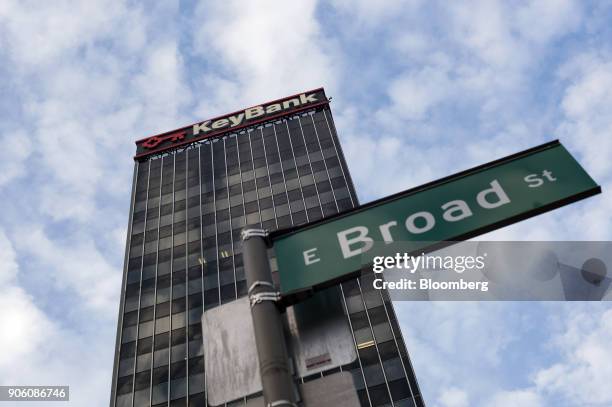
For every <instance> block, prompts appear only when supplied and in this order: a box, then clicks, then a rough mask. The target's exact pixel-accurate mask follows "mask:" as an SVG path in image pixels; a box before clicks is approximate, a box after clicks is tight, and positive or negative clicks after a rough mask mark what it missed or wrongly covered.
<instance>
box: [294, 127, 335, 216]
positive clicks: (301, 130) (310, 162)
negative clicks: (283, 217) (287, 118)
mask: <svg viewBox="0 0 612 407" xmlns="http://www.w3.org/2000/svg"><path fill="white" fill-rule="evenodd" d="M297 119H298V124H299V125H300V133H301V134H302V140H304V149H305V150H306V158H307V159H308V166H309V167H310V173H311V174H312V180H313V183H314V187H315V191H316V193H317V200H318V201H319V206H320V207H321V216H325V215H324V213H323V204H322V203H321V195H319V187H318V186H317V180H316V179H315V177H314V169H313V168H312V161H311V160H310V153H309V152H308V146H307V143H306V137H305V136H304V129H303V128H302V117H301V116H298V117H297ZM324 160H325V159H324ZM296 165H297V162H296ZM327 175H328V176H329V173H328V174H327ZM330 182H331V181H330ZM332 190H333V188H332ZM304 204H305V202H304Z"/></svg>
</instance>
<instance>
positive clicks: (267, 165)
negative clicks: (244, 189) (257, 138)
mask: <svg viewBox="0 0 612 407" xmlns="http://www.w3.org/2000/svg"><path fill="white" fill-rule="evenodd" d="M259 132H260V133H261V145H262V147H263V151H264V160H265V161H266V172H267V173H268V185H270V198H271V199H272V211H273V212H274V225H275V226H276V228H278V219H277V216H276V204H275V203H274V190H273V189H272V178H270V165H269V163H268V152H267V151H266V140H265V137H264V132H263V127H260V128H259ZM279 161H280V157H279Z"/></svg>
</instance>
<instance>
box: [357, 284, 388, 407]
mask: <svg viewBox="0 0 612 407" xmlns="http://www.w3.org/2000/svg"><path fill="white" fill-rule="evenodd" d="M355 280H356V281H357V287H359V298H361V302H362V303H363V311H364V312H365V315H366V319H367V320H368V326H369V327H370V332H371V333H372V339H373V340H374V347H375V348H376V356H377V357H378V363H379V364H380V369H381V370H382V374H383V378H384V379H385V386H386V387H387V392H388V393H389V400H390V401H391V406H395V403H394V402H393V397H392V396H391V389H390V388H389V381H388V380H387V373H385V367H384V365H383V363H382V359H381V357H380V351H379V350H378V341H377V340H376V335H375V334H374V327H372V321H371V320H370V313H369V311H368V305H367V304H366V302H365V299H364V297H363V290H362V289H361V282H360V281H359V279H358V278H357V279H355ZM365 384H366V387H368V383H367V381H366V382H365Z"/></svg>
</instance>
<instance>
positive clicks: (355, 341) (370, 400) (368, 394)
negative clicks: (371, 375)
mask: <svg viewBox="0 0 612 407" xmlns="http://www.w3.org/2000/svg"><path fill="white" fill-rule="evenodd" d="M338 287H340V297H341V298H342V305H343V306H344V311H345V312H346V316H347V320H348V324H349V329H350V330H351V337H352V338H353V345H354V346H355V353H356V354H357V362H358V363H359V371H360V372H361V377H362V378H363V383H364V387H365V391H366V396H367V397H368V402H369V403H370V406H371V405H372V399H370V390H369V389H368V385H367V382H366V379H365V372H364V370H363V364H362V363H361V356H360V355H359V349H358V348H357V340H356V339H355V331H354V329H353V322H352V321H351V318H350V315H351V314H350V311H349V309H348V305H347V304H346V295H345V294H344V287H342V284H338Z"/></svg>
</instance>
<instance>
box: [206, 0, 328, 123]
mask: <svg viewBox="0 0 612 407" xmlns="http://www.w3.org/2000/svg"><path fill="white" fill-rule="evenodd" d="M316 5H317V3H316V2H315V1H311V0H309V1H300V2H268V1H252V2H246V3H245V2H242V1H236V0H232V1H224V2H201V3H199V4H198V8H197V10H196V12H195V15H194V28H195V32H194V38H195V49H196V50H197V51H196V53H197V54H198V55H199V56H201V57H206V58H207V59H208V60H209V61H211V65H212V66H213V68H217V69H216V70H217V71H218V72H216V73H214V70H213V72H211V73H208V74H206V76H207V77H205V78H202V82H203V83H204V84H205V85H206V87H207V89H206V91H207V92H206V94H205V97H202V105H201V106H200V107H199V108H198V109H197V111H198V113H200V114H203V115H204V117H210V116H211V115H213V114H214V113H223V112H225V111H228V110H231V109H233V108H234V107H235V108H236V109H237V108H240V107H242V106H244V105H249V104H255V103H260V102H262V101H265V100H266V99H271V98H274V99H275V98H278V97H282V96H285V95H288V94H292V93H296V92H299V91H303V90H308V89H313V88H317V87H319V86H325V87H327V88H328V90H329V88H333V87H334V86H335V77H336V75H337V68H338V66H337V65H336V62H339V61H334V59H333V57H332V56H331V52H330V51H331V50H332V49H333V47H334V44H333V41H330V39H328V38H327V39H326V38H324V37H323V34H322V33H321V29H320V26H319V23H318V21H317V20H316V16H315V11H316ZM213 61H214V63H213ZM221 72H222V73H223V74H221ZM229 78H231V79H229ZM228 82H229V83H228ZM213 112H214V113H213Z"/></svg>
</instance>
